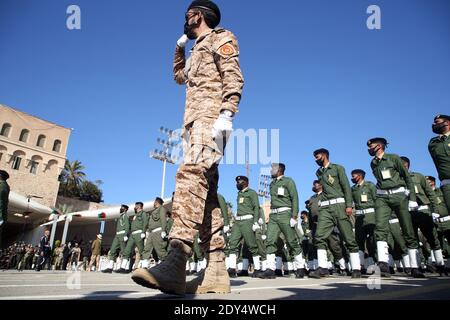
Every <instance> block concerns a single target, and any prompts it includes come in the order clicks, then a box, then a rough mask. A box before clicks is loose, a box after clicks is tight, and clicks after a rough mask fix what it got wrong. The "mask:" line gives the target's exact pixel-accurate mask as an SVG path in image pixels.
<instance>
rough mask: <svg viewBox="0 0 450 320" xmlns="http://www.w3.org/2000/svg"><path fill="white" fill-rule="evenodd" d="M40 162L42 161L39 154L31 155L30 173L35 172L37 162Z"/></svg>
mask: <svg viewBox="0 0 450 320" xmlns="http://www.w3.org/2000/svg"><path fill="white" fill-rule="evenodd" d="M41 162H42V157H40V156H32V157H31V161H30V164H29V167H30V173H32V174H37V170H38V167H39V163H41Z"/></svg>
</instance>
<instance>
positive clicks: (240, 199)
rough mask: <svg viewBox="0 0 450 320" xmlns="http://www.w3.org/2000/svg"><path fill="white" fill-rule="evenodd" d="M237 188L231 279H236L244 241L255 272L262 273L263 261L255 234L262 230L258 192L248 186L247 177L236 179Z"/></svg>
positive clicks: (231, 244) (230, 240) (231, 239)
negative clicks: (240, 246) (239, 255)
mask: <svg viewBox="0 0 450 320" xmlns="http://www.w3.org/2000/svg"><path fill="white" fill-rule="evenodd" d="M236 182H237V184H236V187H237V189H238V190H239V191H238V195H237V213H236V217H235V219H236V223H235V224H234V226H233V229H232V230H231V235H230V239H229V251H230V256H229V259H230V262H229V263H230V269H229V271H228V273H229V275H230V277H232V278H235V277H236V276H237V274H236V260H237V254H238V252H239V251H238V247H239V243H240V242H241V240H242V239H244V242H245V244H246V245H247V247H248V249H249V250H250V252H251V254H252V257H253V263H254V265H255V272H256V273H259V272H261V260H260V255H259V251H258V245H257V243H256V237H255V232H256V231H257V230H258V229H261V226H260V225H259V223H258V220H259V199H258V194H257V193H256V191H254V190H252V189H250V188H249V186H248V178H247V177H245V176H237V177H236Z"/></svg>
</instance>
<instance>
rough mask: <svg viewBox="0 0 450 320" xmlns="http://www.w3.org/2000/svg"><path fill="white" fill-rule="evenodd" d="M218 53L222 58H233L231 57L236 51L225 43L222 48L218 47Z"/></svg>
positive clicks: (229, 44)
mask: <svg viewBox="0 0 450 320" xmlns="http://www.w3.org/2000/svg"><path fill="white" fill-rule="evenodd" d="M218 52H219V54H220V55H222V56H233V55H235V54H236V53H237V51H236V49H235V48H234V47H233V45H232V44H231V43H229V42H227V43H225V44H223V45H222V46H220V48H219V50H218Z"/></svg>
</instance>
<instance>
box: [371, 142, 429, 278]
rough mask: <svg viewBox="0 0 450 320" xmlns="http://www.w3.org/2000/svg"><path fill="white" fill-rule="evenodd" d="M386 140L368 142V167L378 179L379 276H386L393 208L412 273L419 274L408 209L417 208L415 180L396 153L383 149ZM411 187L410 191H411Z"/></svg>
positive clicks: (415, 240) (416, 247) (376, 207)
mask: <svg viewBox="0 0 450 320" xmlns="http://www.w3.org/2000/svg"><path fill="white" fill-rule="evenodd" d="M386 145H387V141H386V139H384V138H373V139H370V140H369V141H368V142H367V147H368V152H369V154H370V155H371V156H372V157H373V159H372V161H371V163H370V167H371V168H372V172H373V175H374V176H375V178H376V179H377V198H376V200H375V216H376V221H375V224H376V225H375V238H376V239H377V256H378V267H379V268H380V273H381V275H382V276H386V277H388V276H389V265H388V261H389V255H388V244H387V238H388V234H389V219H390V217H391V213H392V211H394V212H395V214H396V215H397V218H398V219H399V222H400V227H401V229H402V233H403V236H404V238H405V242H406V245H407V247H408V255H409V260H410V264H411V275H412V276H413V277H415V278H422V277H423V273H422V272H420V270H419V269H418V268H419V266H418V262H417V249H418V242H417V237H416V235H415V233H414V228H413V225H412V220H411V215H410V213H409V210H408V208H409V209H414V208H418V207H419V205H418V204H417V201H416V200H417V198H416V193H415V192H413V191H414V182H413V181H412V179H411V175H410V174H409V172H408V170H406V169H405V167H404V166H403V163H402V160H401V159H400V157H399V156H398V155H395V154H388V153H385V148H386ZM410 190H412V192H410Z"/></svg>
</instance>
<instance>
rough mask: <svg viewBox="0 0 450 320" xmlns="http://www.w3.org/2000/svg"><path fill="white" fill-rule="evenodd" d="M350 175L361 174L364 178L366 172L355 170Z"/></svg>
mask: <svg viewBox="0 0 450 320" xmlns="http://www.w3.org/2000/svg"><path fill="white" fill-rule="evenodd" d="M352 174H361V175H363V176H365V175H366V172H365V171H364V170H363V169H355V170H353V171H352Z"/></svg>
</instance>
